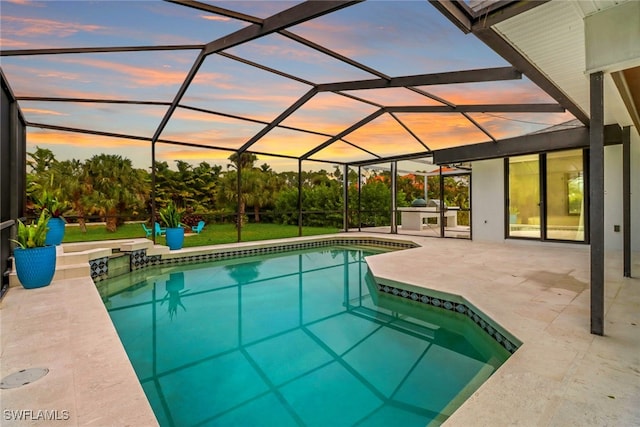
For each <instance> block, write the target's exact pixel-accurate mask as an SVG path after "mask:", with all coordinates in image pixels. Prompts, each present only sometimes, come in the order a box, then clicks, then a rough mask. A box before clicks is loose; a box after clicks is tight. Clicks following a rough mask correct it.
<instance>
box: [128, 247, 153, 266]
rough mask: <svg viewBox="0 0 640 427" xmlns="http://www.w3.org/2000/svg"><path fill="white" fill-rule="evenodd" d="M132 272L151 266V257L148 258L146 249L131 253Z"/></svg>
mask: <svg viewBox="0 0 640 427" xmlns="http://www.w3.org/2000/svg"><path fill="white" fill-rule="evenodd" d="M130 255H131V262H130V264H131V271H135V270H138V269H140V268H144V267H146V266H147V265H148V264H149V257H148V256H147V250H146V249H138V250H135V251H131V254H130Z"/></svg>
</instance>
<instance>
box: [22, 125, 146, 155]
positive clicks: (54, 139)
mask: <svg viewBox="0 0 640 427" xmlns="http://www.w3.org/2000/svg"><path fill="white" fill-rule="evenodd" d="M27 142H28V143H29V144H30V145H53V146H71V147H82V148H87V147H90V148H91V149H93V150H95V151H96V153H100V150H101V149H113V148H120V149H122V148H123V147H145V148H146V147H150V144H151V143H150V142H146V141H138V140H135V139H122V138H110V137H106V136H99V135H89V134H84V133H75V132H59V131H54V130H42V129H37V130H35V129H33V128H30V130H29V132H28V133H27Z"/></svg>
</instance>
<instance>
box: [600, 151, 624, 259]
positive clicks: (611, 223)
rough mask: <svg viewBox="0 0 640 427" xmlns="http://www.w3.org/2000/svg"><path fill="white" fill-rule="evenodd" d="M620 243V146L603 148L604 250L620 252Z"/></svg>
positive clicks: (621, 236)
mask: <svg viewBox="0 0 640 427" xmlns="http://www.w3.org/2000/svg"><path fill="white" fill-rule="evenodd" d="M615 226H618V228H619V230H620V231H617V232H616V231H614V227H615ZM622 242H623V234H622V145H610V146H608V147H605V148H604V248H605V250H616V251H621V250H622Z"/></svg>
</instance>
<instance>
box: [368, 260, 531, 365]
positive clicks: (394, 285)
mask: <svg viewBox="0 0 640 427" xmlns="http://www.w3.org/2000/svg"><path fill="white" fill-rule="evenodd" d="M369 270H370V271H371V267H369ZM372 277H373V278H374V281H375V283H376V288H377V291H378V292H380V293H384V294H388V295H393V296H395V297H397V298H401V299H406V300H409V301H413V302H415V303H419V304H424V305H428V306H432V307H436V308H439V309H441V310H447V311H450V312H453V313H458V314H460V315H462V316H466V317H468V318H469V319H470V320H471V321H473V322H474V323H475V324H476V325H477V326H478V327H479V328H480V329H481V330H482V331H483V332H484V333H485V334H486V335H487V336H489V337H490V338H491V339H492V340H494V341H496V342H497V343H498V344H500V346H502V347H503V348H504V349H505V350H507V351H508V352H509V353H511V354H513V353H515V351H516V350H517V349H518V348H519V347H520V346H521V345H522V341H520V340H519V339H518V338H516V337H515V336H514V335H513V334H511V333H510V332H509V331H508V330H507V329H505V328H504V327H503V326H502V325H500V324H498V323H497V322H496V321H494V320H493V319H491V318H490V317H489V316H487V315H486V314H485V313H483V312H482V311H481V310H480V309H478V308H477V307H476V306H474V305H473V304H472V303H470V302H469V301H467V300H466V299H465V298H464V297H463V296H461V295H455V294H449V293H446V292H442V291H438V290H435V289H428V288H424V287H422V286H414V285H410V284H408V283H402V282H396V281H393V280H388V279H383V278H376V277H375V274H374V273H373V272H372Z"/></svg>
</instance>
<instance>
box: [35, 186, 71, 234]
mask: <svg viewBox="0 0 640 427" xmlns="http://www.w3.org/2000/svg"><path fill="white" fill-rule="evenodd" d="M35 204H36V206H37V207H38V209H39V210H40V211H41V212H44V211H48V212H49V215H50V219H49V231H48V232H47V239H46V242H45V243H46V244H47V245H59V244H60V243H62V239H64V231H65V224H66V221H65V219H64V217H63V216H62V215H63V213H64V212H66V210H67V208H68V204H67V203H65V202H62V201H60V200H58V198H57V197H56V196H55V195H54V193H53V192H51V191H47V190H43V191H42V196H41V197H40V198H39V199H35Z"/></svg>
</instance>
